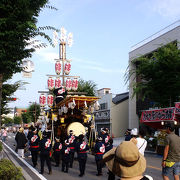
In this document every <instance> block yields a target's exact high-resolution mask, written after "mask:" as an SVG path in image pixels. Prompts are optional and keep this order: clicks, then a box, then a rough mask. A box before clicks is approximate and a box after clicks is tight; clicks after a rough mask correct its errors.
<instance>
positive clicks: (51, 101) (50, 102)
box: [47, 94, 54, 107]
mask: <svg viewBox="0 0 180 180" xmlns="http://www.w3.org/2000/svg"><path fill="white" fill-rule="evenodd" d="M53 100H54V98H53V95H52V94H49V95H48V98H47V103H48V106H49V107H51V106H52V105H53Z"/></svg>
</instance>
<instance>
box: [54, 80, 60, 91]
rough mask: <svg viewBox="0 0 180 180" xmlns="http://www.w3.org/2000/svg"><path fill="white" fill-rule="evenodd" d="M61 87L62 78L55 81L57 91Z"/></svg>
mask: <svg viewBox="0 0 180 180" xmlns="http://www.w3.org/2000/svg"><path fill="white" fill-rule="evenodd" d="M60 87H61V80H60V78H56V79H55V89H57V88H60Z"/></svg>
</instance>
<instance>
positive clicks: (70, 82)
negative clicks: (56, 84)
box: [66, 78, 72, 91]
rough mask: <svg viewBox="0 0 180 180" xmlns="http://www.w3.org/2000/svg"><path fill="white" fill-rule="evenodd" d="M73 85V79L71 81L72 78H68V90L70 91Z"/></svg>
mask: <svg viewBox="0 0 180 180" xmlns="http://www.w3.org/2000/svg"><path fill="white" fill-rule="evenodd" d="M71 87H72V81H71V79H70V78H67V80H66V90H67V91H70V90H71Z"/></svg>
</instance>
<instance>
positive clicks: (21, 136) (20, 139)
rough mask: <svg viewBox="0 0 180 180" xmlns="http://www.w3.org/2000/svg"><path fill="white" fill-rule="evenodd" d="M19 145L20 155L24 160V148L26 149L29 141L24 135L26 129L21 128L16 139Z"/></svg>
mask: <svg viewBox="0 0 180 180" xmlns="http://www.w3.org/2000/svg"><path fill="white" fill-rule="evenodd" d="M15 140H16V143H17V151H18V155H19V156H20V157H22V158H24V148H25V147H26V143H27V139H26V136H25V134H24V129H23V128H22V127H21V128H20V129H19V132H18V133H17V134H16V137H15Z"/></svg>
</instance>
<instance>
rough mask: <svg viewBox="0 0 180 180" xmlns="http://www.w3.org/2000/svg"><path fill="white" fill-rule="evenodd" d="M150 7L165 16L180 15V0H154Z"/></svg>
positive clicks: (173, 16)
mask: <svg viewBox="0 0 180 180" xmlns="http://www.w3.org/2000/svg"><path fill="white" fill-rule="evenodd" d="M150 7H151V8H152V10H153V11H154V12H156V13H158V14H159V15H161V16H163V17H169V18H179V17H180V0H152V4H151V6H150Z"/></svg>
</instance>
